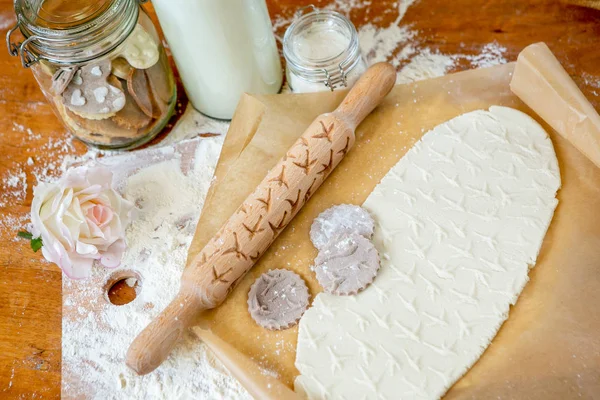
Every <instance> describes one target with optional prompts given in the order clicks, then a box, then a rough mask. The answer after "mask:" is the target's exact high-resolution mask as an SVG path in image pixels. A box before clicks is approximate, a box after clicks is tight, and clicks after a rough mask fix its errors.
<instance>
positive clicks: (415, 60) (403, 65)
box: [273, 0, 507, 83]
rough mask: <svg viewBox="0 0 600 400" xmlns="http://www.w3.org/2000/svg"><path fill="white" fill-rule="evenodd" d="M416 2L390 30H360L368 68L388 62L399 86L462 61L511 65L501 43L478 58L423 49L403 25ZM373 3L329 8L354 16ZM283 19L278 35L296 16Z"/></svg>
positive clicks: (410, 0)
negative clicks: (393, 67)
mask: <svg viewBox="0 0 600 400" xmlns="http://www.w3.org/2000/svg"><path fill="white" fill-rule="evenodd" d="M416 2H417V0H407V1H402V0H401V1H398V2H397V3H396V7H397V10H396V12H397V17H396V20H395V21H394V22H393V23H391V24H390V25H389V26H388V27H385V28H379V27H377V26H376V25H375V24H373V23H372V22H368V23H366V24H363V25H362V26H360V28H359V29H358V37H359V42H360V47H361V50H362V53H363V56H364V58H365V60H366V61H367V64H369V65H371V64H374V63H377V62H381V61H388V62H390V63H392V65H394V66H395V67H396V68H397V69H398V70H399V71H398V78H397V81H398V83H409V82H414V81H417V80H421V79H428V78H435V77H438V76H442V75H445V74H446V73H448V72H449V71H451V70H452V69H453V68H455V67H456V66H457V65H458V63H459V62H460V61H461V60H465V61H466V62H467V65H469V66H470V67H471V68H481V67H490V66H492V65H497V64H503V63H506V62H507V60H506V58H505V57H504V53H505V52H506V48H505V47H503V46H500V45H499V44H497V43H488V44H487V45H485V46H484V47H483V48H482V49H481V51H480V53H479V54H476V55H471V54H461V53H458V54H442V53H439V52H437V51H435V50H432V49H430V48H428V47H426V46H422V45H421V44H420V43H419V40H418V39H417V34H418V31H416V30H414V29H411V27H410V26H407V25H402V19H403V18H404V16H405V14H406V12H407V11H408V9H409V7H410V6H412V5H413V4H415V3H416ZM371 3H372V2H371V1H365V0H362V1H361V0H351V1H342V0H336V1H334V2H333V3H331V5H329V6H327V7H326V8H327V9H333V10H336V11H339V12H341V13H343V14H345V15H347V16H350V12H351V11H352V10H356V9H364V8H367V7H368V6H370V5H371ZM283 15H286V17H284V16H280V17H278V18H277V19H275V21H274V24H273V27H274V29H275V31H276V32H277V31H281V30H283V28H285V27H287V26H288V25H289V24H291V22H292V21H293V19H294V16H293V14H292V15H287V14H285V13H284V14H283ZM279 39H280V40H281V38H279Z"/></svg>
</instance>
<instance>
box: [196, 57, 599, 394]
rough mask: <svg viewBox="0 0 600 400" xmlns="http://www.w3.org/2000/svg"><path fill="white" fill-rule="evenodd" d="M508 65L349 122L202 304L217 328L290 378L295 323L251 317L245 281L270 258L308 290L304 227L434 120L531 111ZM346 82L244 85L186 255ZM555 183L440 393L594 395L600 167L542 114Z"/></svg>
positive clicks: (406, 94)
mask: <svg viewBox="0 0 600 400" xmlns="http://www.w3.org/2000/svg"><path fill="white" fill-rule="evenodd" d="M513 68H514V65H513V64H507V65H503V66H498V67H493V68H488V69H480V70H473V71H467V72H462V73H458V74H453V75H448V76H445V77H442V78H438V79H431V80H427V81H421V82H417V83H413V84H410V85H398V86H396V88H394V90H393V91H392V93H391V94H390V95H389V96H388V98H387V99H386V100H385V102H384V103H383V104H382V105H381V106H380V107H379V108H378V109H377V110H375V112H373V114H372V115H370V116H369V117H368V118H367V120H365V122H364V123H363V124H362V125H361V126H360V127H359V128H358V130H357V141H356V144H355V146H354V148H353V149H352V150H351V151H350V152H349V154H348V155H347V156H346V158H345V159H344V160H343V161H342V163H341V164H340V165H339V166H338V168H337V169H336V170H335V171H334V173H333V174H332V175H331V176H330V177H329V179H328V180H327V181H326V182H325V184H324V185H323V186H322V187H321V188H320V189H319V190H318V192H317V193H316V194H315V196H314V197H313V198H312V199H311V200H310V201H309V202H308V203H307V204H306V205H305V206H304V208H303V209H302V211H301V212H300V213H299V214H298V216H297V217H296V218H295V219H294V221H292V223H291V224H290V226H289V227H288V228H287V229H286V230H285V231H284V232H283V233H282V234H281V235H280V237H279V238H278V239H277V241H276V242H275V243H274V244H273V245H272V246H271V248H270V249H269V251H268V252H267V253H266V254H265V255H264V256H263V257H262V258H261V260H259V262H258V263H257V265H256V266H255V267H254V268H253V269H252V270H251V271H250V272H249V273H248V275H247V276H246V277H245V278H244V279H243V280H242V281H241V283H240V284H239V286H238V287H237V288H236V289H235V290H234V291H233V292H232V293H231V295H230V296H229V298H228V299H227V301H226V302H225V303H224V304H222V305H221V306H220V307H219V308H217V309H215V310H213V311H211V312H210V313H208V314H206V316H205V319H207V320H208V321H209V323H210V325H211V328H212V330H213V332H215V333H216V334H217V335H219V336H220V337H221V338H223V339H224V340H226V341H227V342H229V343H231V344H233V345H234V346H235V347H236V348H237V349H238V350H240V351H241V352H243V353H244V354H246V355H248V356H250V357H252V358H254V359H255V360H256V361H258V362H259V364H261V365H262V366H263V367H265V368H268V369H270V370H271V371H273V372H274V373H276V374H278V376H279V377H280V379H281V380H282V381H283V382H284V383H286V384H288V385H290V386H292V384H293V379H294V377H295V376H296V375H297V374H298V371H297V370H296V368H295V367H294V360H295V348H296V340H297V327H295V328H292V329H288V330H286V331H281V332H271V331H267V330H265V329H263V328H261V327H259V326H258V325H256V324H255V323H254V321H253V320H252V319H251V318H250V316H249V314H248V311H247V305H246V299H247V293H248V289H249V287H250V285H251V284H252V283H253V282H254V280H255V279H256V278H257V277H258V276H259V275H260V274H262V273H263V272H265V271H267V270H269V269H271V268H287V269H290V270H293V271H295V272H296V273H298V274H299V275H300V276H302V278H304V279H305V280H306V282H307V284H308V285H309V289H310V291H311V294H312V295H313V296H314V295H316V294H317V293H318V292H319V290H320V287H319V285H318V284H317V282H316V279H315V277H314V274H313V273H312V272H311V271H310V269H309V267H310V265H311V263H312V261H313V259H314V257H315V256H316V250H315V249H314V248H313V247H312V244H311V243H310V240H309V237H308V232H309V228H310V224H311V223H312V220H313V219H314V217H316V216H317V215H318V214H319V213H320V212H321V211H323V210H325V209H326V208H328V207H330V206H331V205H334V204H339V203H353V204H362V202H363V201H364V200H365V199H366V198H367V196H368V195H369V193H370V192H371V191H372V190H373V188H374V187H375V185H376V184H377V183H378V182H379V180H380V179H381V178H382V177H383V176H384V175H385V174H386V173H387V171H388V170H389V169H390V168H391V167H392V166H393V165H394V164H395V163H396V162H397V161H398V160H399V159H400V158H401V157H402V156H403V155H404V154H405V153H406V151H407V150H408V149H410V147H411V146H412V145H413V144H414V143H415V142H416V141H417V140H418V139H419V138H420V137H421V136H422V135H423V133H425V132H427V131H428V130H430V129H431V128H433V127H434V126H436V125H438V124H440V123H443V122H445V121H447V120H449V119H451V118H453V117H455V116H457V115H459V114H462V113H465V112H469V111H472V110H475V109H487V108H489V107H490V106H491V105H504V106H509V107H514V108H517V109H519V110H522V111H524V112H527V113H528V114H530V115H531V116H532V117H534V118H536V119H537V120H538V121H539V122H540V123H542V124H543V121H540V119H539V118H538V117H537V116H536V115H535V114H533V112H532V111H531V110H530V109H528V108H527V107H526V106H525V105H524V104H523V103H522V102H521V101H520V100H519V99H518V98H516V97H515V96H514V95H513V94H512V93H511V92H510V90H509V86H508V83H509V81H510V74H511V72H512V70H513ZM343 96H344V93H343V92H336V93H320V94H305V95H275V96H257V97H252V96H247V97H245V98H244V100H243V101H242V102H241V103H240V106H239V108H238V110H237V112H236V115H235V117H234V120H233V122H232V125H231V128H230V131H229V133H228V137H227V140H226V143H225V150H224V153H223V154H222V157H221V160H220V163H219V167H218V169H217V180H216V182H215V184H214V186H213V187H212V188H211V191H210V193H209V197H208V199H207V201H206V203H205V206H204V210H203V212H202V216H201V219H200V222H199V224H198V230H197V234H196V238H195V241H194V243H193V244H192V247H191V250H190V257H192V256H193V255H195V254H196V253H197V252H198V251H199V250H201V248H202V247H203V245H204V244H205V243H206V242H207V241H208V240H209V239H210V237H211V236H212V235H213V234H214V233H215V232H216V231H217V229H218V228H219V227H220V226H221V225H222V223H223V222H224V221H225V220H226V219H227V218H228V217H229V215H230V214H231V213H232V212H233V211H234V210H235V209H236V208H237V207H238V205H239V204H241V202H242V201H243V200H244V199H245V197H246V196H247V195H248V194H249V193H250V192H251V191H252V190H253V189H254V188H255V186H256V185H257V184H258V183H259V182H260V180H262V178H263V177H264V175H265V174H266V172H267V171H268V169H269V168H270V167H272V166H274V165H275V163H276V162H277V160H278V159H279V158H280V157H281V156H282V155H283V154H284V153H285V151H286V150H287V149H288V147H289V146H290V145H291V144H292V143H293V142H294V140H295V139H296V138H297V137H298V136H299V135H300V134H301V133H302V132H303V131H304V129H305V128H306V127H307V126H308V124H309V123H310V122H311V121H312V120H313V119H314V118H315V117H316V116H317V115H318V114H320V113H323V112H327V111H332V110H333V109H334V108H335V107H336V106H337V105H338V104H339V102H340V101H341V99H342V98H343ZM543 125H544V127H545V129H546V130H547V131H548V133H549V134H550V137H551V139H552V141H553V143H554V147H555V150H556V154H557V156H558V160H559V165H560V169H561V177H562V182H563V186H562V189H561V190H560V191H559V193H558V199H559V205H558V208H557V211H556V213H555V215H554V219H553V221H552V224H551V226H550V229H549V231H548V234H547V235H546V238H545V240H544V244H543V247H542V251H541V253H540V256H539V258H538V262H537V265H536V267H535V268H534V269H533V270H532V271H531V273H530V278H531V281H530V282H529V284H528V285H527V286H526V288H525V290H524V291H523V294H522V295H521V297H520V298H519V301H518V303H517V305H516V306H515V307H514V308H513V309H512V310H511V313H510V317H509V319H508V321H507V322H506V323H505V324H504V326H503V327H502V329H501V330H500V332H499V334H498V336H496V338H495V339H494V341H493V342H492V344H491V345H490V347H489V348H488V349H487V350H486V352H485V353H484V355H483V356H482V358H481V359H480V361H479V362H478V363H477V364H476V365H475V366H474V367H473V368H472V369H471V370H470V371H469V372H468V373H467V374H466V375H465V376H464V377H463V379H461V380H460V381H459V382H458V383H457V384H456V385H455V386H454V387H453V388H452V389H451V390H450V391H449V392H448V394H447V395H446V397H447V398H450V399H455V398H460V399H463V398H477V399H484V398H485V399H489V398H494V399H495V398H516V399H566V398H595V397H597V396H600V333H599V332H600V169H598V168H596V167H595V166H594V165H593V163H592V162H591V161H589V160H588V159H586V158H585V157H584V156H583V155H582V154H581V153H580V152H579V151H578V150H576V149H575V148H574V147H573V146H572V145H571V144H569V143H568V142H567V141H566V140H565V139H564V138H562V137H561V136H560V135H558V134H557V133H556V132H554V131H552V130H551V128H550V127H549V126H547V125H546V124H543Z"/></svg>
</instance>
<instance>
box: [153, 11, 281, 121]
mask: <svg viewBox="0 0 600 400" xmlns="http://www.w3.org/2000/svg"><path fill="white" fill-rule="evenodd" d="M152 3H153V4H154V9H155V10H156V14H157V16H158V20H159V22H160V25H161V27H162V29H163V32H164V34H165V37H166V39H167V42H168V44H169V47H170V49H171V52H172V53H173V57H174V59H175V63H176V65H177V68H178V69H179V74H180V76H181V79H182V81H183V85H184V86H185V90H186V92H187V94H188V97H189V99H190V101H191V102H192V104H193V106H194V108H196V109H197V110H198V111H200V112H202V113H204V114H206V115H208V116H210V117H214V118H219V119H231V118H232V116H233V112H234V111H235V108H236V106H237V103H238V101H239V99H240V96H241V95H242V93H244V92H248V93H254V94H269V93H277V92H279V89H280V88H281V83H282V79H283V73H282V69H281V61H280V59H279V53H278V51H277V44H276V43H275V36H274V35H273V31H272V26H271V19H270V18H269V12H268V10H267V5H266V3H265V0H152Z"/></svg>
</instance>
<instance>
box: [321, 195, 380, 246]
mask: <svg viewBox="0 0 600 400" xmlns="http://www.w3.org/2000/svg"><path fill="white" fill-rule="evenodd" d="M374 229H375V222H374V221H373V218H372V217H371V216H370V215H369V212H368V211H367V210H365V209H364V208H362V207H360V206H354V205H351V204H340V205H337V206H333V207H330V208H328V209H327V210H325V211H323V212H322V213H321V214H319V216H318V217H317V218H315V220H314V222H313V223H312V226H311V227H310V240H311V241H312V242H313V245H314V246H315V247H316V248H317V249H319V250H321V249H322V248H323V247H325V245H326V244H327V242H329V239H331V238H332V237H333V236H334V235H338V234H341V233H358V234H359V235H363V236H364V237H366V238H367V239H371V237H372V236H373V230H374Z"/></svg>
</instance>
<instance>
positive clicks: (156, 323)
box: [125, 292, 203, 375]
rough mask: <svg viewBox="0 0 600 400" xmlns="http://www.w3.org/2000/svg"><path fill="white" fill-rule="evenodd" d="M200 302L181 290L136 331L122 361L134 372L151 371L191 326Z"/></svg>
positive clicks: (144, 372)
mask: <svg viewBox="0 0 600 400" xmlns="http://www.w3.org/2000/svg"><path fill="white" fill-rule="evenodd" d="M200 311H203V307H202V305H201V304H198V301H197V300H195V297H194V296H189V295H184V294H182V293H181V292H180V293H179V294H178V295H177V297H176V298H175V299H174V300H173V301H172V302H171V303H170V304H169V305H168V306H167V308H165V310H164V311H163V312H162V313H161V314H160V315H159V316H158V317H157V318H155V319H154V320H152V322H151V323H150V324H149V325H148V326H147V327H146V329H144V330H143V331H142V333H140V334H139V335H138V336H137V337H136V338H135V340H134V341H133V343H132V344H131V346H130V347H129V350H128V351H127V356H126V359H125V362H126V364H127V366H129V368H131V369H132V370H134V371H135V372H136V373H137V374H138V375H146V374H148V373H150V372H152V371H154V370H155V369H156V368H157V367H158V366H159V365H160V364H161V363H162V362H163V361H164V360H166V358H167V357H168V356H169V354H170V353H171V351H172V350H173V348H174V347H175V345H176V344H177V342H179V340H180V339H181V337H182V336H183V334H184V333H185V331H186V330H187V329H188V328H189V327H190V326H192V325H193V322H194V319H195V318H196V316H197V315H198V313H199V312H200Z"/></svg>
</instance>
